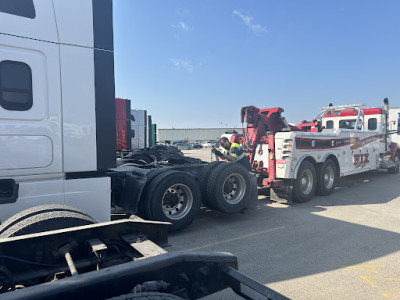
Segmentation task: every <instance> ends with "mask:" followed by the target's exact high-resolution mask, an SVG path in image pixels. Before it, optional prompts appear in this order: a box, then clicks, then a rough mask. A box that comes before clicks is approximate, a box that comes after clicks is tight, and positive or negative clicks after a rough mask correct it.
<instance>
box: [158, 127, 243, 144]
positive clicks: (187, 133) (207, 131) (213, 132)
mask: <svg viewBox="0 0 400 300" xmlns="http://www.w3.org/2000/svg"><path fill="white" fill-rule="evenodd" d="M234 131H235V132H237V133H242V132H243V129H242V128H172V129H158V135H157V141H158V142H161V143H164V142H171V143H173V142H176V141H191V142H195V141H198V142H202V141H218V139H219V138H220V137H221V135H222V134H224V133H233V132H234Z"/></svg>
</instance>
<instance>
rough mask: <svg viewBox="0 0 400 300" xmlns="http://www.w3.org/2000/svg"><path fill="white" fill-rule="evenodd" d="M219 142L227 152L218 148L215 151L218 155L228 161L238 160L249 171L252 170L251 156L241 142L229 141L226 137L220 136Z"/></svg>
mask: <svg viewBox="0 0 400 300" xmlns="http://www.w3.org/2000/svg"><path fill="white" fill-rule="evenodd" d="M219 143H220V145H221V146H222V147H223V148H224V149H225V154H223V153H221V152H219V151H218V150H216V151H215V152H214V153H215V154H216V155H217V156H218V157H220V158H223V159H226V160H228V161H232V162H237V163H239V164H241V165H242V166H243V167H244V168H245V169H246V170H247V171H250V170H251V165H250V161H249V158H248V157H247V155H246V154H245V153H244V151H243V149H242V147H241V146H240V145H239V144H236V143H231V142H229V140H228V139H227V138H226V137H222V138H220V140H219Z"/></svg>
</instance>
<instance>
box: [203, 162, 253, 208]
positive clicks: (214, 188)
mask: <svg viewBox="0 0 400 300" xmlns="http://www.w3.org/2000/svg"><path fill="white" fill-rule="evenodd" d="M207 196H208V201H209V203H210V206H211V208H213V209H216V210H218V211H220V212H223V213H227V214H234V213H238V212H240V211H242V210H243V209H244V208H245V206H246V204H247V201H248V200H249V197H250V176H249V173H248V172H247V170H246V169H245V168H243V167H242V166H241V165H239V164H237V163H224V164H221V165H219V166H217V167H216V168H215V169H214V170H213V171H212V172H211V176H210V179H209V180H208V185H207Z"/></svg>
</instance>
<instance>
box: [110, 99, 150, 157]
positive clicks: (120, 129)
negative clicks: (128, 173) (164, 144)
mask: <svg viewBox="0 0 400 300" xmlns="http://www.w3.org/2000/svg"><path fill="white" fill-rule="evenodd" d="M115 107H116V131H117V132H116V135H117V151H118V152H121V151H125V152H126V151H128V152H129V151H132V150H138V149H144V148H148V147H152V146H154V145H155V140H156V129H157V127H156V124H153V123H152V118H151V116H150V115H147V111H146V110H143V109H131V100H129V99H121V98H116V99H115Z"/></svg>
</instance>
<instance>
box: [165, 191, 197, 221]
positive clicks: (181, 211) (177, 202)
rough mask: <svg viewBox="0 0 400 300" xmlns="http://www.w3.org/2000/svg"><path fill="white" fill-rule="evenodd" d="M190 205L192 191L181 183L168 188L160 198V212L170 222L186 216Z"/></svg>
mask: <svg viewBox="0 0 400 300" xmlns="http://www.w3.org/2000/svg"><path fill="white" fill-rule="evenodd" d="M192 205H193V194H192V191H191V190H190V188H189V187H188V186H186V185H184V184H181V183H178V184H174V185H172V186H170V187H169V188H168V189H167V191H166V192H165V193H164V195H163V197H162V210H163V212H164V214H165V215H166V216H167V217H168V218H170V219H172V220H179V219H181V218H183V217H184V216H186V215H187V214H188V213H189V211H190V209H191V208H192Z"/></svg>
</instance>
